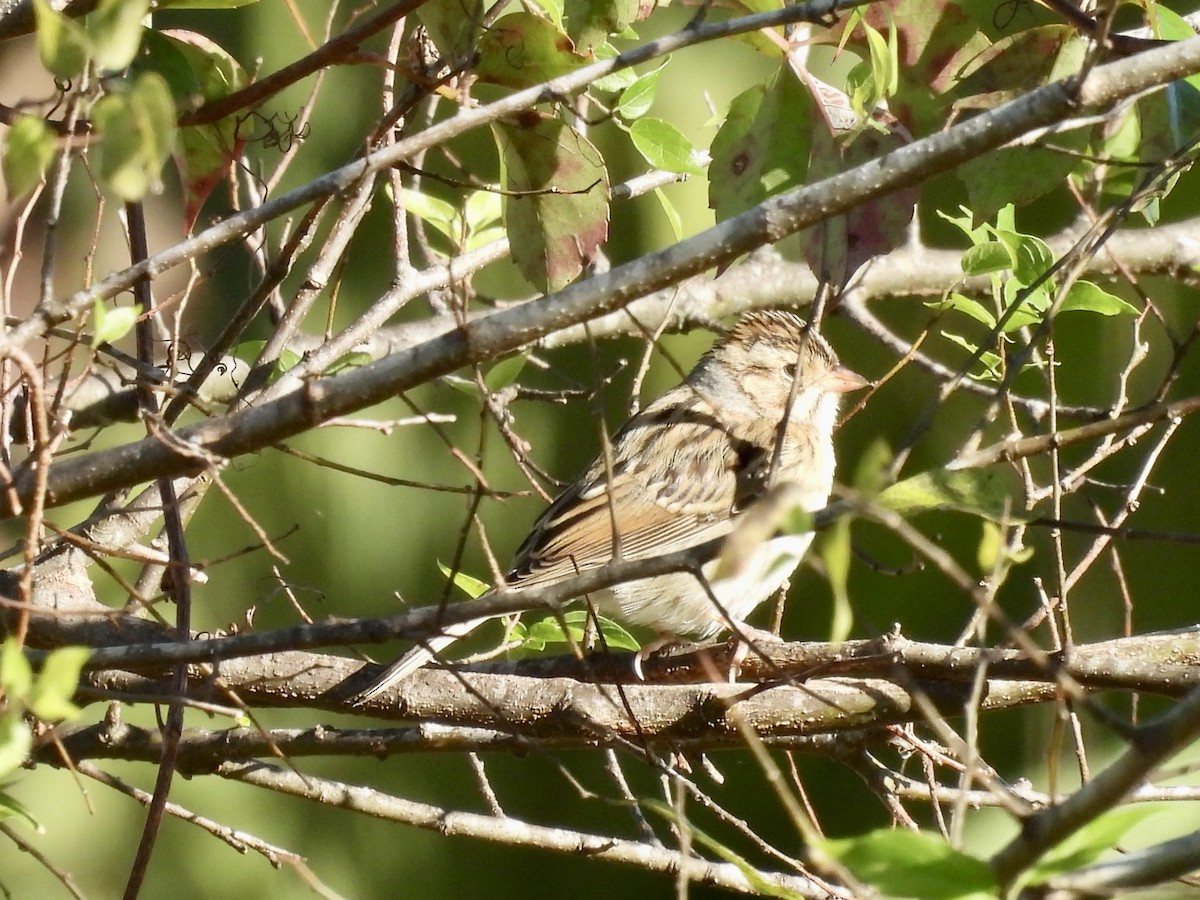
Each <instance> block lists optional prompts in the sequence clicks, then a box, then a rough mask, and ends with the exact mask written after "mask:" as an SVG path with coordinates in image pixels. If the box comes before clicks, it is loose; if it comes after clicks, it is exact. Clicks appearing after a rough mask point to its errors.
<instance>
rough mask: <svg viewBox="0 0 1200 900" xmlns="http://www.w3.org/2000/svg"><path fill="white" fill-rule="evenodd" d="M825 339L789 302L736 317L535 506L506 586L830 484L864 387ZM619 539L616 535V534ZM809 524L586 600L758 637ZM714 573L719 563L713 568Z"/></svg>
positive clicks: (673, 630)
mask: <svg viewBox="0 0 1200 900" xmlns="http://www.w3.org/2000/svg"><path fill="white" fill-rule="evenodd" d="M868 384H869V382H868V381H867V380H866V379H864V378H863V377H862V376H860V375H858V374H856V373H855V372H853V371H851V370H850V369H848V368H846V367H845V366H842V365H841V364H839V362H838V359H837V356H836V354H835V353H834V352H833V350H832V348H831V347H830V346H829V344H828V343H826V341H825V340H824V339H823V338H822V337H821V336H820V335H819V334H817V333H816V332H815V331H813V330H812V329H810V328H809V327H808V326H807V324H806V323H805V321H804V320H803V319H801V318H800V317H799V316H797V315H795V314H793V313H791V312H786V311H783V310H759V311H754V312H749V313H746V314H744V315H743V316H742V317H741V318H740V319H739V320H738V322H737V324H736V325H734V327H733V328H732V329H731V330H730V331H729V332H728V333H727V334H726V335H725V336H724V337H722V338H721V339H720V340H718V341H717V343H716V344H715V345H714V346H713V348H712V349H711V350H709V352H708V353H706V354H705V355H704V356H703V357H702V358H701V359H700V361H699V362H698V363H697V364H696V366H695V368H694V369H692V371H691V372H690V373H689V374H688V375H687V377H686V378H685V379H684V380H683V382H682V383H681V384H679V385H678V386H677V387H675V388H672V389H671V390H669V391H668V392H667V393H665V394H663V395H662V396H661V397H659V398H658V399H657V400H655V401H654V402H653V403H651V404H650V405H649V406H647V407H646V408H645V409H643V410H642V411H641V412H639V413H638V414H637V415H635V416H633V418H631V419H630V420H629V421H628V422H627V423H626V424H625V425H624V426H623V427H622V428H621V429H620V430H619V431H618V432H617V433H616V434H615V435H614V436H613V438H612V440H611V448H610V452H609V453H608V454H607V455H605V454H602V455H600V456H598V457H597V458H596V460H595V461H593V462H592V464H591V465H590V466H589V467H588V469H587V471H586V472H584V473H583V475H582V476H581V477H580V478H579V479H578V480H576V481H575V482H574V483H573V484H571V485H570V487H568V488H567V489H566V490H564V491H563V493H562V494H560V495H559V496H558V498H557V499H556V500H555V501H554V502H553V503H552V504H551V505H550V506H549V507H548V508H547V509H546V510H545V512H543V513H542V515H541V516H540V517H539V518H538V520H537V522H536V523H534V526H533V528H532V530H531V531H530V532H529V536H528V537H527V538H526V539H525V541H524V543H523V544H521V547H520V549H518V550H517V553H516V557H515V560H514V562H513V564H512V569H511V571H510V572H509V573H508V575H507V576H506V578H505V582H506V584H507V586H508V587H516V588H520V589H530V590H533V589H536V588H538V587H540V586H544V585H548V584H552V583H555V582H557V581H560V580H562V579H565V578H570V577H572V576H574V575H576V574H578V573H580V572H583V571H586V570H588V569H593V568H597V567H600V566H603V565H605V564H607V563H610V562H612V561H614V559H617V558H618V553H619V558H621V559H625V560H631V559H646V558H652V557H656V556H661V555H664V554H667V553H672V552H675V551H679V550H685V549H688V548H692V547H696V546H699V545H703V544H708V543H709V542H711V541H714V540H716V539H719V538H724V537H725V536H727V535H728V534H729V533H730V532H731V531H732V530H733V528H734V526H735V524H736V523H737V521H738V520H739V517H741V516H742V514H743V513H744V512H745V511H746V510H747V509H749V508H750V507H751V506H752V505H753V504H754V503H755V501H756V500H758V499H759V498H761V497H763V496H764V494H765V493H766V492H767V491H768V489H770V488H772V487H774V486H776V485H781V484H786V485H788V487H789V490H790V496H791V497H793V498H795V500H796V503H797V504H798V505H799V506H800V507H802V508H803V509H805V510H808V511H815V510H818V509H821V508H822V507H824V506H825V505H826V503H827V502H828V500H829V494H830V491H831V490H832V488H833V475H834V453H833V431H834V428H835V426H836V424H837V414H838V401H839V399H840V397H841V395H842V394H844V393H847V392H849V391H854V390H858V389H860V388H863V387H866V386H867V385H868ZM614 537H615V538H616V540H614ZM812 539H813V534H812V532H804V533H800V534H778V535H775V536H773V537H770V538H768V539H767V540H765V541H763V542H762V543H761V544H759V545H758V546H757V547H756V548H755V549H754V551H753V552H752V553H751V554H750V555H749V558H747V559H743V560H741V561H740V562H739V564H738V565H736V566H735V567H733V571H726V570H728V569H729V568H730V567H729V566H720V564H719V563H720V560H719V557H718V556H716V555H714V556H713V557H712V558H711V559H710V560H708V561H706V562H705V563H703V565H702V566H701V571H702V573H703V577H704V580H703V581H701V579H700V578H698V577H697V575H696V574H695V573H694V572H672V573H667V574H663V575H655V576H652V577H649V578H642V579H638V580H634V581H628V582H625V583H622V584H617V585H614V586H612V587H609V588H605V589H604V590H601V591H597V592H594V593H591V594H589V595H588V597H587V599H588V600H589V601H590V602H591V603H592V604H594V606H595V607H596V608H597V609H598V610H599V611H600V612H601V613H603V614H606V615H609V616H611V617H614V618H616V619H618V620H620V621H622V622H624V623H626V624H628V625H637V626H643V627H646V628H650V629H653V630H654V631H656V632H657V633H658V634H659V635H660V636H664V637H670V638H680V637H688V638H692V639H699V640H704V639H708V638H711V637H713V636H714V635H716V634H717V633H718V632H720V631H722V630H730V631H732V632H733V633H734V635H737V636H742V635H745V634H752V635H756V636H762V635H763V632H761V631H760V630H759V629H754V628H751V627H750V626H748V625H746V624H745V622H744V620H745V618H746V617H747V616H749V615H750V613H751V612H753V610H754V609H755V608H756V607H757V606H759V604H761V603H762V602H763V601H764V600H766V599H767V598H768V597H770V596H771V595H772V594H774V593H775V592H776V591H777V590H778V589H779V588H780V587H782V586H783V585H784V583H785V582H786V581H787V580H788V579H789V578H790V577H791V575H792V573H793V572H794V571H795V569H796V567H797V566H798V565H799V564H800V561H801V559H802V558H803V556H804V553H805V552H806V551H807V550H808V547H809V544H811V543H812ZM719 570H720V571H719ZM484 621H486V619H476V620H470V621H466V622H461V623H456V624H454V625H451V626H447V627H446V628H445V629H443V631H441V632H439V633H438V634H435V635H433V636H431V637H429V638H427V639H426V640H425V641H423V642H422V643H420V644H418V645H417V646H416V647H414V648H413V649H412V650H410V651H409V652H408V653H407V654H405V655H404V656H402V657H401V658H400V659H398V660H397V661H396V662H394V663H392V664H391V665H390V666H389V667H388V668H387V669H386V670H385V671H384V672H383V673H382V674H381V675H380V676H379V677H378V678H377V679H376V680H375V682H373V683H372V684H371V686H370V687H368V688H367V689H365V690H364V691H362V692H361V693H359V694H358V695H357V696H356V697H355V702H356V703H363V702H366V701H368V700H370V699H372V698H373V697H376V696H378V695H379V694H380V693H382V692H383V691H385V690H387V689H388V688H389V687H391V686H392V685H394V684H396V683H397V682H399V681H401V680H402V679H404V678H406V677H408V676H409V675H410V674H411V673H413V672H414V671H416V670H417V669H419V668H421V667H422V666H424V665H425V664H426V663H427V662H429V661H430V660H431V659H433V658H434V657H435V656H436V655H437V654H438V653H439V652H440V651H441V650H442V649H443V648H444V647H446V646H448V645H449V644H450V643H452V642H453V641H454V640H457V639H458V638H460V637H462V636H463V635H465V634H467V633H469V632H470V631H471V630H473V629H474V628H475V627H477V626H478V625H480V624H482V622H484Z"/></svg>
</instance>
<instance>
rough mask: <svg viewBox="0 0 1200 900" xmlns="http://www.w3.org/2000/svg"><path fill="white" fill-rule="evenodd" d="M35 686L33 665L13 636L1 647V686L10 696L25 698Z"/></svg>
mask: <svg viewBox="0 0 1200 900" xmlns="http://www.w3.org/2000/svg"><path fill="white" fill-rule="evenodd" d="M31 687H33V667H32V666H31V665H30V664H29V660H28V659H27V658H26V656H25V651H24V650H22V649H21V645H20V644H18V643H17V642H16V640H14V639H13V638H8V639H6V640H5V641H4V645H3V646H2V647H0V688H3V689H4V693H5V694H7V695H8V696H9V697H10V698H16V699H19V700H24V698H25V697H26V696H27V695H28V694H29V689H30V688H31Z"/></svg>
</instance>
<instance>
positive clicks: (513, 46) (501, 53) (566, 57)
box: [474, 12, 588, 89]
mask: <svg viewBox="0 0 1200 900" xmlns="http://www.w3.org/2000/svg"><path fill="white" fill-rule="evenodd" d="M477 52H478V54H479V56H478V59H479V62H478V63H476V65H475V68H474V73H475V75H476V76H477V77H478V78H479V80H480V81H484V82H490V83H492V84H499V85H503V86H504V87H511V88H517V89H520V88H526V87H532V86H533V85H535V84H542V83H543V82H546V81H549V80H550V79H552V78H557V77H558V76H560V75H566V74H568V73H570V72H574V71H575V70H576V69H579V68H582V67H583V66H585V65H587V64H588V60H587V59H585V58H584V57H583V56H580V55H579V54H578V53H576V52H575V50H574V44H572V43H571V39H570V38H568V37H567V36H566V35H565V34H563V32H562V31H560V30H559V29H558V28H557V27H555V25H554V23H553V22H550V21H549V20H547V19H543V18H542V17H541V16H537V15H534V14H533V13H525V12H519V13H510V14H508V15H507V16H502V17H501V18H500V19H499V20H498V21H497V22H496V23H495V24H494V25H492V26H491V27H490V28H489V29H487V31H485V32H484V33H483V35H482V36H481V37H480V38H479V44H478V47H477Z"/></svg>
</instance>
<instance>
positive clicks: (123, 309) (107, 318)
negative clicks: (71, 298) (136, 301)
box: [92, 300, 142, 347]
mask: <svg viewBox="0 0 1200 900" xmlns="http://www.w3.org/2000/svg"><path fill="white" fill-rule="evenodd" d="M141 314H142V308H141V307H140V306H118V307H115V308H114V309H109V308H108V307H107V306H105V305H104V301H103V300H94V301H93V302H92V346H93V347H99V346H100V345H101V344H111V343H113V342H114V341H118V340H120V339H121V338H123V337H125V335H127V334H129V332H130V331H131V330H132V329H133V326H134V325H135V324H137V319H138V316H140V315H141Z"/></svg>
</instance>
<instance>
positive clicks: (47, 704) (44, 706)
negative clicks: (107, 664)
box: [28, 647, 91, 722]
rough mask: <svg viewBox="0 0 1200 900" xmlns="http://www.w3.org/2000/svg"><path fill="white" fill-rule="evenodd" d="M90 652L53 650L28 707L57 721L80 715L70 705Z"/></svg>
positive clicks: (87, 650) (82, 650) (70, 648)
mask: <svg viewBox="0 0 1200 900" xmlns="http://www.w3.org/2000/svg"><path fill="white" fill-rule="evenodd" d="M90 655H91V651H90V650H89V649H88V648H87V647H60V648H58V649H57V650H54V651H52V652H51V653H50V654H49V655H48V656H47V657H46V661H45V662H44V663H43V664H42V670H41V672H39V673H38V676H37V678H36V679H35V680H34V683H33V689H32V690H31V691H30V692H29V701H28V704H29V708H30V710H31V711H32V712H33V714H34V715H36V716H37V717H38V718H39V719H42V720H43V721H46V722H57V721H59V720H61V719H71V718H74V717H75V716H77V715H78V714H79V707H77V706H76V705H75V704H74V703H72V702H71V698H72V697H73V696H75V691H76V689H77V687H78V685H79V673H80V671H81V670H82V668H83V664H84V663H85V662H87V658H88V656H90Z"/></svg>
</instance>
